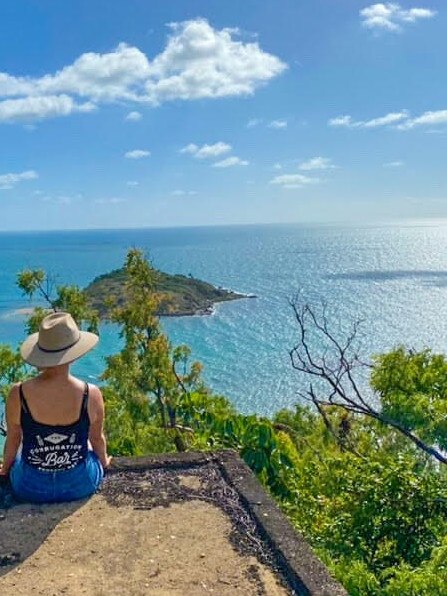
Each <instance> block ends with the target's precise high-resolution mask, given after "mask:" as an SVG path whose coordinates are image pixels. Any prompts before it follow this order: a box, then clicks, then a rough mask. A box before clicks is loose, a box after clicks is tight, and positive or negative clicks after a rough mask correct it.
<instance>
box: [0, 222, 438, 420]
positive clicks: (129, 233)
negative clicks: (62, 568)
mask: <svg viewBox="0 0 447 596" xmlns="http://www.w3.org/2000/svg"><path fill="white" fill-rule="evenodd" d="M130 247H138V248H141V249H143V250H144V251H146V252H147V254H148V255H149V256H150V258H151V260H152V262H153V264H154V265H155V266H156V267H157V268H159V269H162V270H164V271H167V272H170V273H183V274H185V275H188V274H192V275H193V276H194V277H196V278H199V279H203V280H206V281H209V282H211V283H213V284H215V285H219V286H223V287H226V288H231V289H233V290H235V291H237V292H242V293H252V294H255V295H256V296H257V298H255V299H243V300H238V301H235V302H229V303H223V304H219V305H217V307H216V309H215V313H214V315H211V316H194V317H183V318H172V319H164V320H163V326H164V328H165V330H166V332H167V333H168V335H169V337H170V339H171V341H172V342H173V343H174V344H179V343H185V344H187V345H189V346H190V347H191V348H192V352H193V356H194V358H196V359H198V360H200V361H201V362H202V363H203V365H204V377H205V380H206V382H207V383H208V384H209V386H210V387H211V388H212V389H213V390H214V392H215V393H219V394H221V395H225V396H227V397H228V398H229V399H230V400H232V401H233V402H234V403H235V404H236V405H237V407H238V408H239V409H240V410H242V411H244V412H257V413H260V414H271V413H273V412H274V411H276V410H278V409H280V408H283V407H290V406H293V404H295V403H297V401H299V398H298V395H297V392H298V390H300V389H302V388H303V387H304V384H305V383H306V380H305V379H303V378H302V376H300V374H299V373H297V372H296V371H294V370H293V368H292V366H291V363H290V357H289V350H290V349H291V348H292V347H293V345H294V344H295V342H296V341H297V339H298V332H297V326H296V323H295V321H294V317H293V312H292V309H291V307H290V304H289V301H290V299H291V298H293V297H295V296H297V295H298V294H299V295H300V296H301V299H304V300H307V301H310V302H312V303H318V302H319V301H320V300H324V301H325V302H326V303H327V307H328V314H329V318H330V320H331V323H332V324H333V325H334V327H335V329H336V330H337V332H340V333H343V332H344V331H345V330H346V329H347V328H348V326H349V324H350V323H351V322H352V321H353V320H354V319H362V321H363V323H362V333H361V344H362V352H363V354H364V356H365V358H367V357H369V356H370V355H372V354H377V353H380V352H383V351H386V350H389V349H391V348H393V347H394V346H396V345H399V344H404V345H406V346H411V347H414V348H417V349H419V348H422V347H431V348H433V349H434V350H436V351H443V352H447V316H446V315H447V225H446V224H445V223H442V222H440V223H430V224H429V225H424V224H417V225H416V224H415V225H409V224H399V225H397V224H396V225H382V226H379V225H377V226H372V225H371V226H335V225H334V226H329V225H264V226H259V225H253V226H223V227H197V228H192V227H191V228H176V229H141V230H112V231H111V230H107V231H106V230H98V231H72V232H34V233H28V232H27V233H25V232H23V233H16V232H14V233H12V232H11V233H6V232H4V233H0V342H1V343H8V344H12V345H17V344H18V343H19V342H20V341H22V340H23V338H24V336H25V334H24V325H23V323H24V318H23V316H20V315H18V314H17V313H16V311H17V310H18V309H21V308H26V307H27V306H29V304H28V302H27V300H26V299H25V298H24V297H23V296H21V294H20V291H19V290H18V288H17V287H16V285H15V280H16V275H17V273H18V272H19V271H21V270H23V269H26V268H43V269H45V270H46V271H48V272H49V273H50V274H51V275H52V276H53V277H54V278H55V279H56V281H57V282H58V283H61V284H62V283H68V284H79V285H80V286H85V285H87V284H88V282H89V281H91V280H92V279H93V278H94V277H95V276H97V275H99V274H101V273H105V272H107V271H110V270H112V269H115V268H117V267H120V266H121V265H122V263H123V260H124V257H125V254H126V251H127V250H128V249H129V248H130ZM119 346H120V340H119V337H118V335H117V331H116V329H115V328H114V327H113V326H111V325H104V326H103V328H102V331H101V342H100V345H99V348H98V349H96V350H95V351H94V352H91V353H90V354H89V355H87V356H86V357H85V358H84V359H82V360H80V361H79V362H78V363H76V366H75V369H74V370H75V373H76V374H78V375H82V376H84V377H85V378H87V379H89V380H90V381H92V382H95V381H97V380H98V378H99V376H100V374H101V372H102V370H103V368H104V356H106V355H107V354H111V353H113V352H114V351H117V350H118V349H119Z"/></svg>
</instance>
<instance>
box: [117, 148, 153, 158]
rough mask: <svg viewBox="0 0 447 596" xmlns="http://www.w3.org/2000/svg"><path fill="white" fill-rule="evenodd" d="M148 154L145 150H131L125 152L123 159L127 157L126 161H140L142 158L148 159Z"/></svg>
mask: <svg viewBox="0 0 447 596" xmlns="http://www.w3.org/2000/svg"><path fill="white" fill-rule="evenodd" d="M150 154H151V152H150V151H146V149H133V151H127V152H126V153H125V154H124V157H127V159H142V158H143V157H149V156H150Z"/></svg>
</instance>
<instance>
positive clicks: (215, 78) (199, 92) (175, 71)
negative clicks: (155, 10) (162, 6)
mask: <svg viewBox="0 0 447 596" xmlns="http://www.w3.org/2000/svg"><path fill="white" fill-rule="evenodd" d="M170 28H171V35H170V37H169V40H168V44H167V46H166V48H165V49H164V51H163V52H162V53H161V54H159V55H158V56H156V57H155V59H154V60H153V62H152V63H151V65H150V78H149V80H148V82H147V84H146V93H147V97H148V98H149V100H150V101H152V102H153V103H156V104H157V103H161V102H163V101H167V100H172V99H186V100H191V99H198V98H213V97H226V96H233V95H251V94H252V93H253V92H254V91H255V90H256V89H257V88H258V87H259V86H260V85H262V84H264V83H266V82H267V81H269V80H270V79H272V78H273V77H275V76H277V75H279V74H280V73H281V72H283V71H284V70H285V69H286V68H287V66H286V64H284V63H283V62H282V61H281V60H280V59H279V58H277V57H276V56H273V55H272V54H268V53H267V52H264V51H263V50H262V49H261V48H260V47H259V44H258V43H243V42H241V41H238V40H235V39H234V37H235V36H237V35H238V30H237V29H221V30H220V31H219V30H217V29H213V27H211V25H210V24H209V23H208V21H206V20H205V19H195V20H191V21H185V22H183V23H172V24H171V25H170Z"/></svg>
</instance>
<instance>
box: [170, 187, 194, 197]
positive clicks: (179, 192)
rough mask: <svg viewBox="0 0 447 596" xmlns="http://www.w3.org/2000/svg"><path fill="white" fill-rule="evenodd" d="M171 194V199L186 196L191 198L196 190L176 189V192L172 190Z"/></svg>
mask: <svg viewBox="0 0 447 596" xmlns="http://www.w3.org/2000/svg"><path fill="white" fill-rule="evenodd" d="M171 194H172V196H173V197H186V196H188V197H193V196H194V195H196V194H197V191H196V190H181V189H178V190H173V191H172V193H171Z"/></svg>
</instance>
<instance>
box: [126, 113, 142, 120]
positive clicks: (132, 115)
mask: <svg viewBox="0 0 447 596" xmlns="http://www.w3.org/2000/svg"><path fill="white" fill-rule="evenodd" d="M142 117H143V115H142V114H141V112H129V113H128V114H127V116H126V117H125V120H127V121H128V122H138V120H141V118H142Z"/></svg>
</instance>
